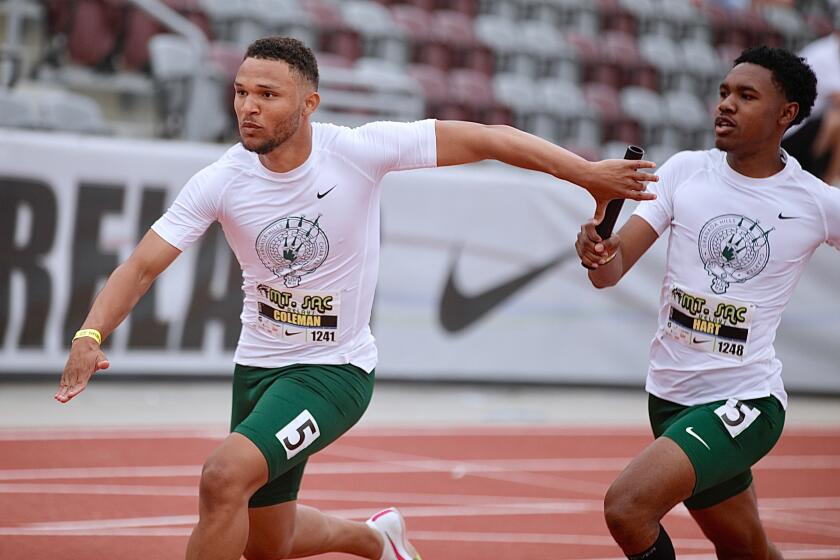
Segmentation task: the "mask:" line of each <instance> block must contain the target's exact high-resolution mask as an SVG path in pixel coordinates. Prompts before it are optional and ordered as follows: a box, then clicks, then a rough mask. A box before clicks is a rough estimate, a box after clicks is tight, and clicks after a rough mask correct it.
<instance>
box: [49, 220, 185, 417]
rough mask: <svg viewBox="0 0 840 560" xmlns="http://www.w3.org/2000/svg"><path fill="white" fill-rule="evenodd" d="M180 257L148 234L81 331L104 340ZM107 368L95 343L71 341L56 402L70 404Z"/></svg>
mask: <svg viewBox="0 0 840 560" xmlns="http://www.w3.org/2000/svg"><path fill="white" fill-rule="evenodd" d="M180 254H181V251H179V250H178V249H176V248H175V247H173V246H172V245H170V244H169V243H167V242H166V241H164V240H163V238H161V237H160V236H159V235H158V234H157V233H155V232H154V231H152V230H149V232H148V233H146V235H145V236H144V237H143V239H142V240H141V241H140V243H139V244H138V245H137V247H136V248H135V249H134V252H133V253H132V254H131V256H130V257H129V258H128V260H126V261H125V262H124V263H122V264H121V265H120V266H118V267H117V268H116V269H115V270H114V272H113V273H112V274H111V276H110V277H109V278H108V281H107V282H106V283H105V287H104V288H102V291H101V292H100V293H99V295H97V296H96V299H95V300H94V302H93V306H92V307H91V310H90V312H89V313H88V316H87V318H86V319H85V321H84V323H82V327H81V328H84V329H96V330H98V331H99V332H100V333H101V334H102V338H103V339H105V338H106V337H107V336H108V335H109V334H111V333H112V332H113V331H114V329H116V328H117V326H119V324H120V323H122V321H123V320H124V319H125V318H126V317H127V316H128V314H129V313H130V312H131V310H132V309H134V306H135V305H137V302H138V301H139V300H140V298H141V297H142V296H143V294H145V293H146V291H147V290H148V289H149V286H151V285H152V282H153V281H154V280H155V278H157V277H158V275H159V274H160V273H161V272H163V271H164V270H166V268H167V267H168V266H169V265H170V264H171V263H172V261H174V260H175V258H176V257H177V256H178V255H180ZM108 366H109V363H108V359H107V358H106V357H105V354H103V353H102V350H101V349H100V348H99V344H97V343H96V341H95V340H93V339H92V338H88V337H83V338H79V339H76V340H74V341H73V343H72V345H71V346H70V355H69V356H68V358H67V364H66V365H65V366H64V372H63V373H62V375H61V382H60V384H59V389H58V391H57V392H56V394H55V398H56V400H58V401H59V402H63V403H64V402H67V401H69V400H70V399H72V398H73V397H75V396H76V395H78V394H79V393H80V392H82V390H84V388H85V387H86V386H87V384H88V381H89V380H90V377H91V376H92V375H93V374H94V373H95V372H96V371H97V370H100V369H106V368H107V367H108Z"/></svg>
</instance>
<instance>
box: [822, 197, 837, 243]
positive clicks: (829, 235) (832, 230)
mask: <svg viewBox="0 0 840 560" xmlns="http://www.w3.org/2000/svg"><path fill="white" fill-rule="evenodd" d="M822 198H823V211H824V212H825V229H826V243H828V244H829V245H831V246H832V247H834V248H835V249H840V188H838V187H831V186H828V185H826V190H825V194H824V196H823V197H822Z"/></svg>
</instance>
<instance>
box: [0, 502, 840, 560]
mask: <svg viewBox="0 0 840 560" xmlns="http://www.w3.org/2000/svg"><path fill="white" fill-rule="evenodd" d="M331 513H335V514H338V513H340V512H331ZM141 520H142V521H144V523H145V525H144V526H131V525H129V524H127V523H126V522H130V521H135V522H137V521H141ZM197 520H198V518H197V516H169V517H160V518H138V519H136V520H102V521H101V522H100V526H98V527H97V526H94V525H92V522H77V527H76V528H74V529H72V533H68V531H70V529H59V530H55V529H50V528H49V527H47V526H46V525H45V524H42V525H41V526H40V527H37V528H36V527H32V526H25V527H0V535H4V536H61V537H63V538H67V537H90V536H112V537H113V536H122V537H186V536H188V535H189V534H190V532H191V531H192V527H191V525H192V524H194V523H195V522H196V521H197ZM169 521H174V523H171V524H172V525H186V526H177V527H171V526H169V527H167V526H165V525H167V524H169V523H167V522H169ZM114 522H117V523H114ZM82 523H87V525H82ZM411 539H412V540H417V541H435V542H441V541H448V542H453V541H459V542H478V543H488V542H490V543H514V544H540V545H545V544H556V545H578V546H609V547H614V546H615V544H614V542H613V540H612V539H611V538H610V537H606V536H603V537H602V536H599V535H576V534H563V533H499V532H488V533H485V532H472V531H469V532H468V531H460V532H459V531H411ZM674 544H675V545H676V546H677V547H679V548H681V549H695V550H711V548H712V545H711V543H710V542H709V541H707V540H705V539H674ZM776 544H777V546H778V547H779V548H780V549H781V550H782V551H783V552H784V556H785V558H787V559H789V560H832V559H840V548H838V547H833V546H820V545H815V544H809V543H786V542H777V543H776ZM614 558H615V557H614V556H609V557H605V558H602V559H580V560H614ZM680 559H681V560H706V559H709V560H714V559H715V556H714V555H713V554H689V555H686V554H683V555H681V556H680Z"/></svg>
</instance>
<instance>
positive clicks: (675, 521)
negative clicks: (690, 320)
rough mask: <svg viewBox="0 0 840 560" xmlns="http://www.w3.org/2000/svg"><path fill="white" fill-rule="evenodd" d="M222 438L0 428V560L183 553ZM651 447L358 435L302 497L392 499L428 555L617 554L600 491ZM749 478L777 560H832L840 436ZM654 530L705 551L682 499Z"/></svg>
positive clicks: (145, 559)
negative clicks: (203, 478) (207, 463)
mask: <svg viewBox="0 0 840 560" xmlns="http://www.w3.org/2000/svg"><path fill="white" fill-rule="evenodd" d="M222 437H224V432H223V431H222V430H205V431H200V430H189V429H185V430H181V431H177V430H166V431H153V430H150V429H142V430H115V429H109V430H62V431H60V432H56V431H47V430H25V431H20V430H18V431H2V430H0V558H2V559H3V560H42V559H43V560H47V559H49V560H53V559H62V560H95V559H106V558H107V559H112V558H119V560H150V559H158V558H160V559H178V558H182V557H183V551H184V548H185V545H186V540H187V537H188V535H189V532H190V530H191V528H192V525H193V524H194V523H195V521H196V512H197V503H198V498H197V483H198V474H199V472H200V469H201V464H202V462H203V460H204V458H205V457H206V456H207V455H208V454H209V453H210V451H211V450H212V449H213V448H214V447H215V446H216V445H217V444H218V443H219V441H220V440H221V438H222ZM649 441H650V436H649V435H648V434H647V433H646V432H645V431H643V430H642V429H635V428H634V429H627V428H618V429H605V428H597V429H596V428H591V429H590V428H546V427H516V428H447V429H443V428H441V429H413V428H409V429H391V430H384V429H376V428H357V429H355V430H353V431H351V432H350V433H349V434H347V435H346V436H345V437H344V438H343V439H341V440H339V441H338V442H336V443H335V444H334V445H333V446H332V447H330V448H328V449H327V450H325V451H323V452H321V453H320V454H319V455H317V456H316V457H314V458H313V459H312V460H311V461H310V465H309V467H308V469H307V475H306V476H305V477H304V487H303V491H302V493H301V502H304V503H307V504H309V505H313V506H315V507H318V508H321V509H323V510H326V511H330V512H333V513H337V514H339V515H343V516H346V517H350V518H354V519H359V520H362V519H365V518H367V517H368V516H369V515H370V514H371V513H373V512H375V511H377V510H378V509H380V508H381V507H383V506H389V505H395V506H398V507H399V508H400V509H401V510H402V511H403V513H404V514H405V515H406V517H407V519H408V527H409V535H410V537H411V539H412V542H413V543H414V544H415V545H416V546H417V548H418V549H419V550H420V552H421V553H422V555H423V558H424V559H425V560H436V559H447V560H449V559H458V560H479V559H480V560H486V559H488V558H493V559H496V558H500V559H501V558H504V559H511V560H517V559H529V560H539V559H551V560H558V559H578V560H584V559H585V560H595V559H606V558H611V559H612V558H621V557H622V556H621V554H620V551H619V549H618V548H617V547H616V546H615V545H614V544H613V542H612V540H611V538H610V536H609V533H608V532H607V529H606V526H605V524H604V521H603V518H602V515H601V504H602V498H603V495H604V492H605V491H606V489H607V486H608V485H609V483H610V482H611V481H612V480H613V478H614V477H615V476H616V474H617V473H618V472H619V471H620V470H621V468H622V467H623V466H624V465H626V464H627V462H628V461H629V460H630V458H631V457H632V456H633V455H634V454H635V453H637V452H638V451H639V450H640V449H642V448H643V447H644V446H645V445H647V444H648V443H649ZM754 472H755V479H756V489H757V492H758V496H759V505H760V507H761V514H762V518H763V519H764V521H765V525H766V526H767V529H768V532H769V533H770V535H771V538H772V539H773V540H774V541H775V542H776V543H777V545H778V546H779V548H780V549H781V550H782V551H783V553H784V555H785V558H787V559H789V560H790V559H815V560H817V559H828V558H835V559H840V476H838V475H840V430H820V431H814V430H803V429H789V430H787V431H786V433H785V434H784V435H783V436H782V439H781V440H780V442H779V443H778V445H777V446H776V448H775V449H774V450H773V452H772V453H771V454H770V455H769V456H768V457H765V458H764V459H763V460H762V461H761V462H760V463H759V464H758V465H757V466H756V468H755V469H754ZM664 524H665V525H666V526H667V528H668V532H669V534H670V535H671V536H672V538H673V541H674V544H675V546H676V548H677V552H678V555H679V558H680V559H681V560H686V559H694V560H699V559H706V558H709V559H711V558H714V554H713V548H712V546H711V545H710V543H709V542H708V541H706V540H705V539H704V538H703V536H702V534H701V533H700V531H699V530H698V529H697V528H696V527H695V526H694V525H693V523H692V521H691V519H690V517H689V516H688V513H687V511H686V510H685V509H684V508H682V506H680V507H678V508H677V509H675V510H674V511H672V512H671V513H670V514H669V515H668V517H666V519H665V521H664ZM321 558H323V559H325V560H328V559H329V560H338V559H339V558H349V557H347V556H343V555H337V554H336V555H325V556H322V557H321Z"/></svg>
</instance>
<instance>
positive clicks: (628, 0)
mask: <svg viewBox="0 0 840 560" xmlns="http://www.w3.org/2000/svg"><path fill="white" fill-rule="evenodd" d="M618 5H619V6H620V8H621V10H622V11H625V12H627V13H629V14H632V16H633V19H634V20H635V21H636V34H637V35H639V36H642V35H650V34H654V35H665V36H667V37H673V31H672V29H671V22H670V20H668V19H666V18H665V14H664V12H663V11H662V9H661V6H660V4H659V2H657V1H656V0H618Z"/></svg>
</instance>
